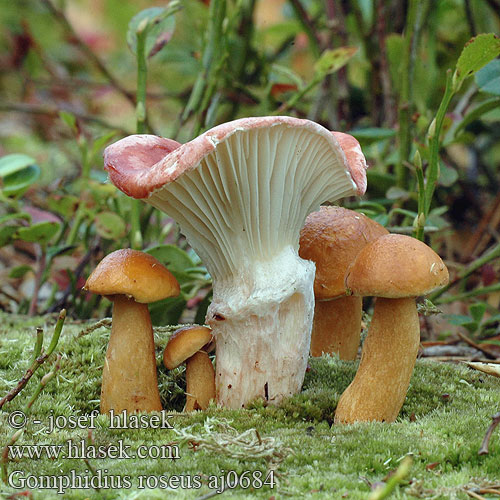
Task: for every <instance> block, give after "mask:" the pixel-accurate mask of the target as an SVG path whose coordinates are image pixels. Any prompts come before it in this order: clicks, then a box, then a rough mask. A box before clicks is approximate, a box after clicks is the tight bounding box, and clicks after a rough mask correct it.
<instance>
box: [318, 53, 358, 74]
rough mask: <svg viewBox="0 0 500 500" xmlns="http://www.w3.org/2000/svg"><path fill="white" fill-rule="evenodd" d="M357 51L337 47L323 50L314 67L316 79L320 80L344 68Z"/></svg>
mask: <svg viewBox="0 0 500 500" xmlns="http://www.w3.org/2000/svg"><path fill="white" fill-rule="evenodd" d="M357 51H358V48H357V47H339V48H338V49H328V50H325V51H324V52H323V53H322V54H321V56H320V57H319V59H318V60H317V61H316V64H315V65H314V71H315V73H316V78H319V79H322V78H324V77H325V76H326V75H330V74H332V73H335V71H338V70H339V69H340V68H342V66H345V65H346V64H347V63H348V61H349V60H350V59H351V58H352V57H353V56H354V54H356V52H357Z"/></svg>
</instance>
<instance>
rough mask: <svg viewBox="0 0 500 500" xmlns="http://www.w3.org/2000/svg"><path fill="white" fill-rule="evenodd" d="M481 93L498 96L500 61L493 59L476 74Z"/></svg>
mask: <svg viewBox="0 0 500 500" xmlns="http://www.w3.org/2000/svg"><path fill="white" fill-rule="evenodd" d="M476 84H477V86H478V87H479V90H480V91H481V92H486V93H488V94H493V95H499V96H500V59H494V60H493V61H491V62H490V63H488V64H487V65H486V66H485V67H484V68H482V69H480V70H479V71H478V72H477V73H476Z"/></svg>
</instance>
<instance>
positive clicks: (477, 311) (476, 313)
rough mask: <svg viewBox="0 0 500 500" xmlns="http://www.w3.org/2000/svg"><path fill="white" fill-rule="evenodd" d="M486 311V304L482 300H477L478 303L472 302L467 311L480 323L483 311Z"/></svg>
mask: <svg viewBox="0 0 500 500" xmlns="http://www.w3.org/2000/svg"><path fill="white" fill-rule="evenodd" d="M485 312H486V304H485V303H484V302H479V303H478V304H472V305H471V306H470V307H469V313H470V315H471V316H472V317H473V318H474V321H476V323H481V320H482V319H483V316H484V313H485Z"/></svg>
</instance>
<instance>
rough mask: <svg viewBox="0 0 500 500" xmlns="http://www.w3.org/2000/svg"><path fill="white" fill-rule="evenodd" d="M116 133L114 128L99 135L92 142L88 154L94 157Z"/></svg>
mask: <svg viewBox="0 0 500 500" xmlns="http://www.w3.org/2000/svg"><path fill="white" fill-rule="evenodd" d="M116 134H117V132H116V130H112V131H111V132H108V133H107V134H104V135H101V137H98V138H97V139H96V140H95V141H94V142H93V144H92V148H91V151H90V154H91V155H92V157H94V156H95V155H96V154H97V153H99V152H100V150H101V149H102V148H103V147H104V146H106V144H107V143H108V142H109V141H110V140H111V139H113V137H114V136H115V135H116Z"/></svg>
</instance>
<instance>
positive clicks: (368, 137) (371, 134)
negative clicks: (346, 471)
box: [349, 127, 396, 143]
mask: <svg viewBox="0 0 500 500" xmlns="http://www.w3.org/2000/svg"><path fill="white" fill-rule="evenodd" d="M349 134H351V135H352V136H353V137H355V138H356V139H357V140H358V141H360V142H364V143H370V142H377V141H382V140H384V139H390V138H391V137H395V135H396V131H395V130H394V129H392V128H381V127H367V128H358V129H355V130H350V131H349Z"/></svg>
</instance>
